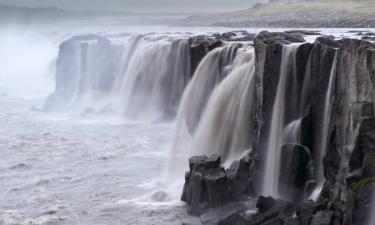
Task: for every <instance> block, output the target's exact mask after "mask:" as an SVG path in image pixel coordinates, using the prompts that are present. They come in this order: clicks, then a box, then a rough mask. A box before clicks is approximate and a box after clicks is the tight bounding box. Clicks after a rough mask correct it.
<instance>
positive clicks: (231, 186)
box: [181, 155, 254, 215]
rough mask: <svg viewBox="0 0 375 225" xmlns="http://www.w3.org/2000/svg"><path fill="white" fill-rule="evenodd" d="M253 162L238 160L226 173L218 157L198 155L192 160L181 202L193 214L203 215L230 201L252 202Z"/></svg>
mask: <svg viewBox="0 0 375 225" xmlns="http://www.w3.org/2000/svg"><path fill="white" fill-rule="evenodd" d="M250 162H251V161H250V159H249V158H247V157H246V158H244V159H242V160H240V161H235V162H233V164H232V165H231V167H230V168H229V169H227V170H225V169H224V168H223V167H221V166H220V163H221V157H219V156H215V155H214V156H211V157H207V156H196V157H192V158H191V159H190V160H189V168H190V171H189V172H187V173H186V176H185V185H184V189H183V193H182V197H181V200H182V201H184V202H186V203H187V205H188V211H189V213H190V214H193V215H202V214H204V213H207V212H208V210H212V209H217V208H220V207H222V206H225V205H227V204H229V203H231V202H241V201H246V200H248V199H249V197H250V196H251V195H254V193H252V191H253V187H252V184H251V182H250V170H249V168H250Z"/></svg>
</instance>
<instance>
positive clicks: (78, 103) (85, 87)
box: [46, 34, 191, 122]
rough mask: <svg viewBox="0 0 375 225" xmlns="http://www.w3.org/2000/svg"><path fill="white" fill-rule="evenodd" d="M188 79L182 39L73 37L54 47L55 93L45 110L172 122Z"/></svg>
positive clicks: (187, 52) (187, 50)
mask: <svg viewBox="0 0 375 225" xmlns="http://www.w3.org/2000/svg"><path fill="white" fill-rule="evenodd" d="M190 77H191V71H190V45H189V39H188V38H185V37H174V36H159V35H151V34H150V35H125V36H121V37H110V38H105V37H101V36H95V35H89V36H83V37H76V38H72V39H71V40H68V41H66V42H64V43H63V44H62V45H61V46H60V53H59V59H58V66H57V73H56V91H55V93H54V94H53V95H51V96H50V98H49V99H48V101H47V104H46V108H48V109H52V110H64V109H74V110H75V111H78V112H79V113H82V112H91V113H96V112H111V113H113V114H115V115H119V116H121V117H124V118H126V119H128V120H132V121H142V122H154V121H158V120H167V119H170V118H173V117H174V115H175V113H176V111H177V106H178V104H179V102H180V98H181V96H182V93H183V90H184V88H185V87H186V85H187V83H188V81H189V79H190Z"/></svg>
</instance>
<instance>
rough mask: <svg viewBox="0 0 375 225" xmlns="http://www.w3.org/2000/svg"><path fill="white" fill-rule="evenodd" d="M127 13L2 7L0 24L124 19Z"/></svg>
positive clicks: (0, 9)
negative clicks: (109, 18) (95, 18)
mask: <svg viewBox="0 0 375 225" xmlns="http://www.w3.org/2000/svg"><path fill="white" fill-rule="evenodd" d="M128 15H130V14H129V13H125V12H105V11H74V10H63V9H59V8H55V7H46V8H44V7H38V8H31V7H22V6H10V5H0V23H43V22H48V23H51V22H59V21H69V20H76V19H90V18H94V17H123V16H128Z"/></svg>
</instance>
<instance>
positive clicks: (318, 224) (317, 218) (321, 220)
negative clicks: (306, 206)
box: [311, 210, 333, 225]
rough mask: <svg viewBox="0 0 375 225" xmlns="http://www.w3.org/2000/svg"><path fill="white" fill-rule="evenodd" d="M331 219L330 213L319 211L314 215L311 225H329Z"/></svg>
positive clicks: (331, 214)
mask: <svg viewBox="0 0 375 225" xmlns="http://www.w3.org/2000/svg"><path fill="white" fill-rule="evenodd" d="M332 217H333V212H332V211H328V210H325V211H319V212H317V213H316V214H315V215H314V217H313V220H312V222H311V225H330V224H331V221H332Z"/></svg>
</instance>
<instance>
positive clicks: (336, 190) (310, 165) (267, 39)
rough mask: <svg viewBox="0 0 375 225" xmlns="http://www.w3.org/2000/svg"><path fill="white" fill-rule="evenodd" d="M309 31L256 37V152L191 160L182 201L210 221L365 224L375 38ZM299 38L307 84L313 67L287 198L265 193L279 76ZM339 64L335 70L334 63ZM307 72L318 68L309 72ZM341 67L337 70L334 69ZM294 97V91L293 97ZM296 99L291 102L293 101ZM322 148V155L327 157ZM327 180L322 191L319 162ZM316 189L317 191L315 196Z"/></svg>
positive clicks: (372, 168)
mask: <svg viewBox="0 0 375 225" xmlns="http://www.w3.org/2000/svg"><path fill="white" fill-rule="evenodd" d="M303 42H304V40H303V38H302V36H300V35H298V34H290V33H270V32H261V33H260V34H258V35H257V36H256V38H255V40H254V48H255V53H256V83H257V84H256V88H257V91H256V97H255V98H256V101H257V107H256V110H255V111H254V115H253V122H254V123H256V124H257V125H256V126H255V129H254V134H255V135H256V137H257V138H256V140H255V141H254V143H253V147H252V152H251V153H250V154H249V155H247V156H246V157H245V158H243V159H241V160H239V161H235V162H233V163H232V165H231V166H230V167H229V168H228V169H225V168H223V167H222V166H221V164H220V163H221V158H220V157H219V156H215V155H214V156H196V157H193V158H191V159H190V160H189V168H190V170H189V171H188V172H187V173H186V175H185V186H184V190H183V194H182V200H183V201H184V202H186V203H187V206H188V207H187V208H188V212H189V213H190V214H193V215H197V216H201V220H202V223H203V224H204V225H217V224H218V225H263V224H267V225H271V224H272V225H278V224H280V225H281V224H288V225H365V224H367V223H368V222H369V220H370V219H371V218H370V217H371V210H372V203H371V202H372V196H373V195H374V194H375V193H374V190H375V186H374V185H375V179H374V177H375V160H374V159H375V136H374V133H375V114H374V103H375V95H374V93H375V92H374V91H375V90H374V88H375V86H374V82H375V80H374V79H375V45H374V44H373V43H371V42H368V41H365V40H356V39H342V40H335V39H334V38H333V37H330V36H321V37H319V38H317V39H316V41H315V42H314V43H303ZM293 43H299V45H298V48H297V50H296V54H297V57H296V62H295V68H296V71H297V73H296V74H297V82H298V85H299V86H303V85H304V83H303V80H304V76H306V74H309V75H310V76H311V80H310V82H309V93H310V94H309V95H308V96H309V99H308V102H309V103H308V106H307V108H306V111H305V113H304V116H303V120H302V126H301V133H302V137H301V143H302V144H301V145H302V146H304V147H305V148H306V149H308V152H309V154H308V155H301V153H302V152H303V151H302V150H301V149H300V148H299V147H298V146H283V148H284V150H282V152H283V153H282V157H284V159H285V160H287V161H285V160H284V162H285V163H284V164H283V165H282V166H281V168H280V170H281V171H282V178H280V180H279V182H280V184H281V185H280V186H279V189H280V190H279V191H282V192H284V193H286V194H284V195H283V198H284V199H285V200H282V199H276V198H273V197H268V196H263V190H262V188H263V187H262V185H263V183H262V180H263V178H264V177H265V176H267V174H264V164H265V157H266V155H265V154H266V152H265V151H266V150H265V149H266V145H267V143H266V142H267V134H268V133H269V131H270V129H272V127H271V113H272V107H273V104H274V101H275V96H276V93H275V92H276V90H277V85H278V82H279V79H280V78H279V77H280V75H279V73H280V65H281V63H282V57H283V46H284V45H289V44H293ZM333 66H334V68H335V70H332V68H333ZM306 71H310V72H309V73H306ZM332 71H334V72H332ZM332 73H334V78H333V81H334V83H333V87H332V93H331V98H332V110H331V112H330V118H331V119H330V120H329V124H327V125H328V134H327V139H328V143H327V146H328V147H327V151H326V154H324V153H321V152H322V150H321V143H319V142H321V139H320V138H319V137H320V136H321V134H320V133H321V132H322V126H323V123H324V102H325V99H326V98H325V96H326V93H327V90H328V88H329V86H330V84H329V83H330V75H332ZM291 97H292V96H291ZM286 104H288V102H286ZM319 154H324V155H323V156H322V159H323V160H322V162H319V159H320V158H319V157H320V156H319ZM320 163H321V164H323V167H324V184H323V186H322V188H321V189H322V190H321V192H320V194H318V195H317V198H316V199H314V201H313V200H309V199H311V195H312V194H313V191H314V190H316V187H317V186H318V183H319V182H318V175H317V174H318V170H319V169H318V166H317V165H318V164H320ZM309 196H310V197H309Z"/></svg>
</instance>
